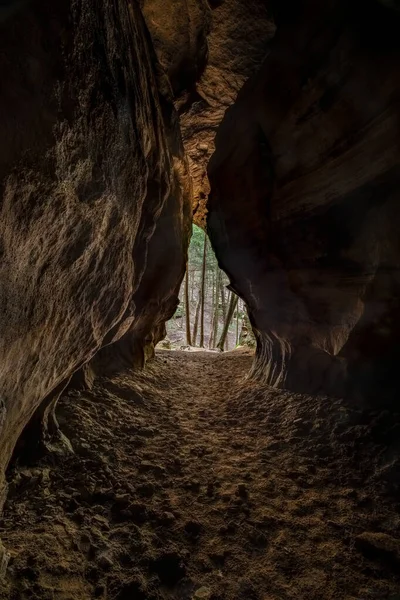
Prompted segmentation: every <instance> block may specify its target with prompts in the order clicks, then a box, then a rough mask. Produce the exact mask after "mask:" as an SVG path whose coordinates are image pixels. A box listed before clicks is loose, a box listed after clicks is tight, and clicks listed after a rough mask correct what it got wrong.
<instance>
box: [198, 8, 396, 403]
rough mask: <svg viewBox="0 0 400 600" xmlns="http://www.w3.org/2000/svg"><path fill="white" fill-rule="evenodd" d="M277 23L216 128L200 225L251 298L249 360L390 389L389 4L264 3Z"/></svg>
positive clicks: (334, 381) (280, 372)
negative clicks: (256, 66)
mask: <svg viewBox="0 0 400 600" xmlns="http://www.w3.org/2000/svg"><path fill="white" fill-rule="evenodd" d="M275 4H276V6H275V16H276V21H277V26H278V29H277V34H276V37H275V39H274V41H273V43H272V48H271V54H270V55H269V56H268V57H267V58H266V60H265V63H264V65H263V67H262V69H261V70H260V72H259V73H258V74H257V75H256V76H255V77H253V78H252V79H251V80H250V81H249V82H247V84H246V85H245V86H244V88H243V89H242V91H241V92H240V94H239V98H238V100H237V101H236V103H235V105H234V106H233V107H232V108H230V109H229V110H228V111H227V113H226V115H225V118H224V121H223V123H222V125H221V127H220V129H219V131H218V134H217V141H216V146H217V148H216V152H215V154H214V155H213V157H212V159H211V162H210V165H209V177H210V182H211V195H210V201H209V211H210V214H209V220H208V226H209V231H210V234H211V239H212V242H213V244H214V247H215V249H216V252H217V255H218V257H219V260H220V262H221V265H222V267H223V268H224V269H225V270H226V272H227V273H228V274H229V276H230V278H231V281H232V285H233V288H234V289H235V291H237V292H238V293H239V295H240V296H242V297H243V298H244V299H245V300H246V302H247V303H248V305H249V307H250V313H251V319H252V323H253V326H254V328H255V331H256V335H257V339H258V358H257V361H256V365H255V368H254V374H255V375H257V376H259V377H263V378H265V379H266V381H267V382H268V383H270V384H271V385H273V386H278V387H288V388H292V389H296V390H307V391H313V392H317V391H319V390H325V391H329V392H331V393H337V394H341V393H343V392H345V391H346V390H349V389H351V390H352V391H354V390H357V391H358V393H361V394H362V395H363V397H364V398H365V397H370V396H371V397H377V393H378V397H379V398H380V400H382V399H383V397H385V396H386V397H387V398H388V399H390V397H391V393H392V391H393V385H392V384H393V379H392V377H393V367H394V366H395V365H396V364H397V361H398V358H399V349H398V338H399V332H400V311H399V308H400V306H399V304H400V274H399V273H400V271H399V267H400V264H399V263H400V247H399V239H400V238H399V235H398V231H399V226H400V191H399V190H400V188H399V183H400V181H399V179H400V137H399V133H400V105H399V98H400V79H399V77H398V72H399V66H400V39H399V36H398V28H399V25H400V22H399V15H398V13H397V12H396V11H392V10H390V9H389V8H388V7H387V6H383V5H382V4H380V3H378V2H376V1H372V0H371V1H367V2H364V3H359V2H354V3H351V4H349V3H347V2H342V1H341V0H331V1H329V2H326V3H320V2H315V1H313V0H304V1H302V2H298V3H293V2H290V1H287V2H285V1H282V2H276V3H275Z"/></svg>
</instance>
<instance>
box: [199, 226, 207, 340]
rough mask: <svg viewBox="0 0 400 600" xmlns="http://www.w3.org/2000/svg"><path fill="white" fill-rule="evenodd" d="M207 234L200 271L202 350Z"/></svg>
mask: <svg viewBox="0 0 400 600" xmlns="http://www.w3.org/2000/svg"><path fill="white" fill-rule="evenodd" d="M206 259H207V233H206V232H204V249H203V267H202V271H201V309H200V348H204V301H205V285H206Z"/></svg>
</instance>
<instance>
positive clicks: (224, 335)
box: [217, 292, 239, 350]
mask: <svg viewBox="0 0 400 600" xmlns="http://www.w3.org/2000/svg"><path fill="white" fill-rule="evenodd" d="M238 300H239V297H238V296H236V294H234V293H233V292H232V293H231V299H230V302H229V308H228V314H227V315H226V319H225V323H224V328H223V330H222V333H221V337H220V339H219V342H218V345H217V348H219V349H220V350H223V349H224V346H225V343H226V339H227V337H228V331H229V325H230V324H231V321H232V317H233V315H234V312H235V308H236V306H237V303H238Z"/></svg>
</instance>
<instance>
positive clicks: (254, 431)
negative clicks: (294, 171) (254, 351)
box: [0, 350, 400, 600]
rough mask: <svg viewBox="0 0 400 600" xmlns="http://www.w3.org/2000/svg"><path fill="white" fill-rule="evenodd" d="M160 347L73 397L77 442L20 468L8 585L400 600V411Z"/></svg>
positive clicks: (237, 597) (8, 593) (59, 597)
mask: <svg viewBox="0 0 400 600" xmlns="http://www.w3.org/2000/svg"><path fill="white" fill-rule="evenodd" d="M251 360H252V358H251V355H250V354H249V352H246V351H238V350H236V351H234V352H231V353H228V354H223V355H222V354H216V353H198V352H197V353H190V352H169V351H159V352H158V354H157V357H156V359H155V360H154V361H153V362H152V363H151V364H150V365H149V367H148V369H147V371H146V372H145V373H143V374H140V375H133V374H132V375H129V376H124V377H119V378H116V379H114V380H112V381H111V380H103V381H99V382H98V384H97V387H96V388H95V389H94V390H93V391H91V392H76V391H75V392H70V393H69V394H68V395H66V396H65V397H63V398H62V400H61V401H60V406H59V410H58V413H59V420H60V424H61V426H62V429H63V431H64V432H65V434H66V435H67V436H68V437H69V439H70V441H71V443H72V446H73V448H74V451H75V453H74V454H70V455H69V456H67V457H61V456H59V457H57V455H54V456H47V457H46V458H44V459H42V460H41V461H40V463H38V464H35V465H31V466H29V467H26V466H25V467H24V466H22V465H16V466H15V467H14V468H13V470H12V472H11V473H10V479H11V486H10V496H9V501H8V503H7V505H6V510H5V515H4V520H3V522H2V524H1V528H0V538H1V539H2V541H3V543H4V545H5V547H6V548H7V549H8V551H9V552H10V553H11V560H10V563H9V568H8V571H7V576H6V581H5V583H3V584H1V583H0V588H1V586H3V587H2V589H1V591H0V598H1V599H8V600H11V599H12V600H19V599H21V600H22V599H28V598H35V599H37V600H89V599H92V598H100V599H107V600H156V599H158V600H161V599H167V598H168V599H173V598H174V599H187V600H190V599H195V600H283V599H290V600H294V599H296V600H302V599H307V600H313V599H315V600H317V599H318V600H328V599H329V600H330V599H338V600H361V599H370V598H375V599H382V600H383V599H390V600H395V599H397V600H399V599H400V460H399V456H400V415H395V416H393V414H390V413H388V412H371V411H362V410H360V409H358V408H356V407H352V408H351V407H349V406H347V405H346V404H345V403H344V402H342V401H339V400H333V399H329V398H323V397H318V398H315V397H309V396H300V395H293V394H289V393H286V392H282V391H276V390H271V389H269V388H266V387H263V386H261V385H258V384H255V383H252V382H249V381H246V380H245V375H246V373H247V371H248V369H249V366H250V363H251Z"/></svg>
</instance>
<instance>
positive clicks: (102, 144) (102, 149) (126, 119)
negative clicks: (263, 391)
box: [0, 0, 190, 504]
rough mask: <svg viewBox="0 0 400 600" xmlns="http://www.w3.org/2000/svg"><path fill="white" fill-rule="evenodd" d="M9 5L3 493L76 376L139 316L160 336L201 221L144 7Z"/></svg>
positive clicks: (1, 235) (0, 21)
mask: <svg viewBox="0 0 400 600" xmlns="http://www.w3.org/2000/svg"><path fill="white" fill-rule="evenodd" d="M9 4H10V6H9V7H8V6H7V7H6V8H5V9H4V10H3V9H2V11H1V14H0V78H1V82H2V93H1V96H0V129H1V132H2V144H1V147H0V186H1V198H2V200H1V218H0V252H1V259H2V260H1V266H0V295H1V301H0V327H1V336H0V364H1V370H0V490H2V491H1V492H0V498H4V491H5V487H4V470H5V468H6V466H7V463H8V462H9V459H10V457H11V454H12V452H13V448H14V446H15V443H16V441H17V439H18V438H19V436H20V434H21V432H22V430H23V429H24V427H25V426H26V425H27V423H28V422H30V423H31V425H30V427H31V429H32V428H33V430H34V433H35V436H36V437H38V436H39V431H37V427H43V426H44V429H45V431H44V432H43V433H44V434H45V435H46V436H49V435H50V434H54V433H56V430H57V428H56V423H55V422H54V420H53V419H51V416H52V412H53V407H54V403H55V402H56V400H57V397H58V394H59V393H60V391H61V390H62V389H63V388H64V387H65V385H67V383H68V381H69V379H70V377H71V375H72V374H73V373H74V372H76V371H77V370H78V369H79V368H80V367H82V365H84V364H85V363H87V361H88V360H89V359H90V358H91V357H93V356H94V355H95V353H96V352H97V351H98V350H99V349H100V348H101V347H103V346H105V345H109V344H110V343H112V342H116V341H117V340H118V339H119V338H121V337H122V336H124V335H126V333H127V332H128V331H129V330H130V329H131V328H132V323H133V322H134V321H135V319H136V317H137V316H138V315H139V314H140V315H142V317H141V322H142V330H141V339H143V338H146V337H152V336H153V335H159V333H157V332H159V331H160V328H161V329H162V324H163V319H164V318H167V317H168V315H169V314H170V312H171V311H172V310H173V305H174V303H175V296H176V289H177V287H178V286H179V283H180V279H181V278H182V276H183V270H184V264H185V260H186V250H187V241H188V234H189V221H190V209H189V204H188V202H189V196H188V194H189V192H190V189H189V184H188V181H187V174H186V169H185V160H184V156H183V150H182V145H181V142H180V134H179V127H178V124H177V121H176V116H175V113H174V109H173V106H172V104H171V102H170V100H169V99H168V95H169V90H168V84H167V82H166V80H165V79H164V78H163V75H162V72H161V69H160V68H159V67H158V64H157V61H156V58H155V55H154V53H153V51H152V48H151V43H149V39H150V38H149V36H148V33H147V29H146V27H145V25H144V22H143V19H142V15H141V13H140V10H139V8H138V6H137V4H136V2H134V1H133V0H101V1H98V0H85V1H83V0H59V1H58V2H56V3H54V2H51V1H50V0H41V1H39V0H36V1H35V0H33V1H32V2H29V3H19V2H16V3H12V2H10V3H9ZM14 5H15V6H14ZM170 251H171V252H173V258H174V259H175V261H176V263H175V264H176V266H175V267H174V269H172V270H170V271H167V270H166V269H165V268H163V267H165V261H166V260H167V257H168V252H170ZM142 284H143V286H144V287H145V289H146V290H147V291H149V290H150V289H151V290H152V292H153V298H154V301H153V303H152V305H151V319H152V321H153V322H152V323H150V320H149V319H147V320H146V319H145V323H144V318H143V314H144V312H146V314H147V311H148V305H147V298H146V294H145V293H143V290H142V288H141V286H142ZM145 299H146V300H145ZM143 303H145V306H144V305H143ZM154 323H155V325H156V327H155V329H156V333H155V334H153V333H152V329H154V327H153V325H154ZM137 351H138V353H139V354H140V353H143V349H142V348H141V347H140V348H137ZM133 358H134V357H133V356H131V359H132V361H133ZM32 417H33V419H32ZM31 433H32V432H31ZM47 442H50V440H49V439H47ZM64 442H65V440H64ZM0 504H1V502H0Z"/></svg>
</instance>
